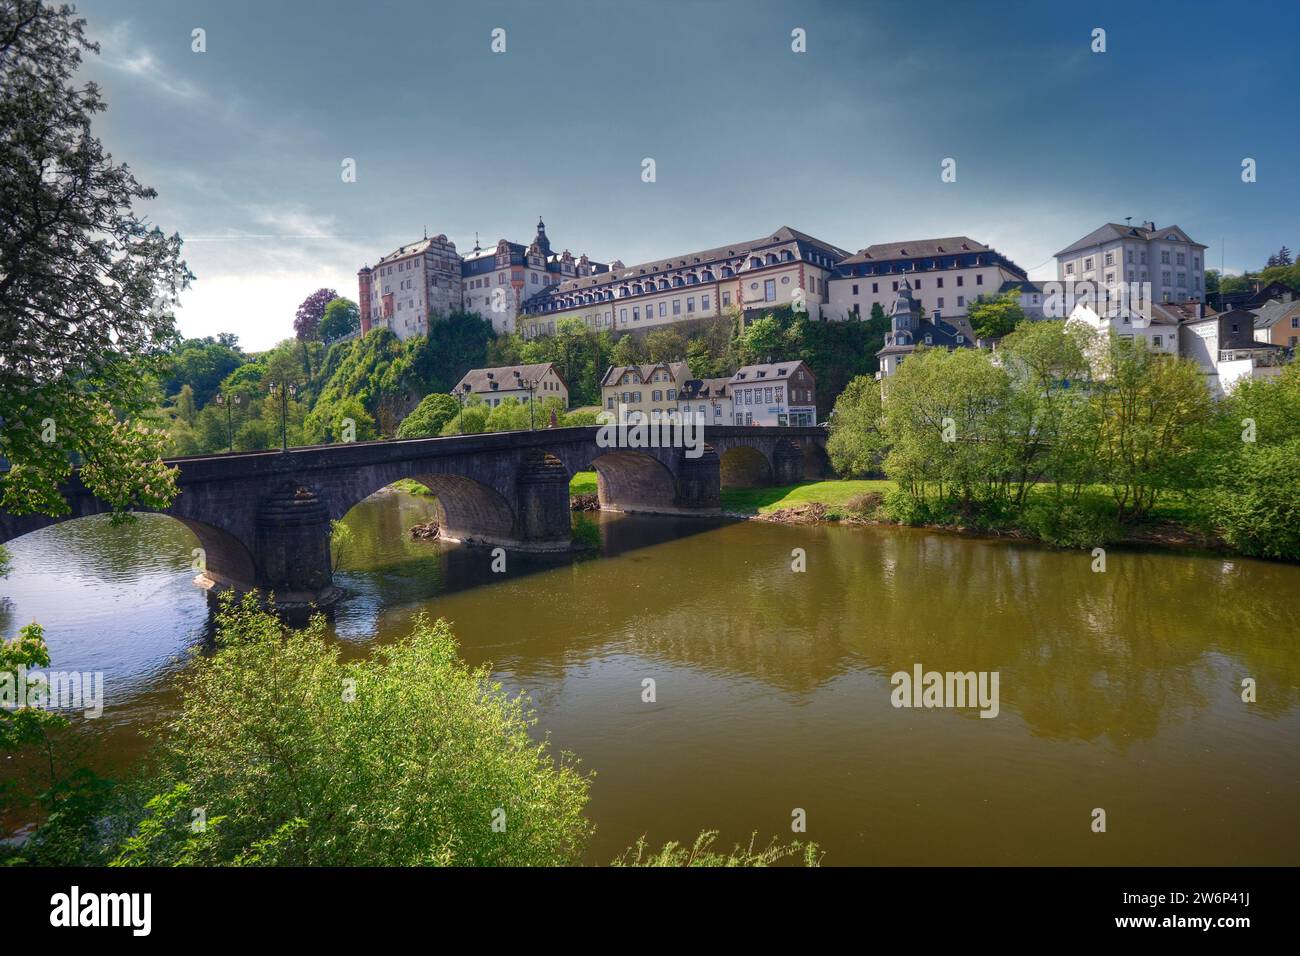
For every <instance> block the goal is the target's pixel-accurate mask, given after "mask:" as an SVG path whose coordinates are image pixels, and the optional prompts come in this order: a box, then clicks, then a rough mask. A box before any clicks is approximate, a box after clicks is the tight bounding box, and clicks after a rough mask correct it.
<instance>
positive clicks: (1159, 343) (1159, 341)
mask: <svg viewBox="0 0 1300 956" xmlns="http://www.w3.org/2000/svg"><path fill="white" fill-rule="evenodd" d="M1163 342H1164V338H1163V337H1162V336H1159V335H1153V336H1151V344H1152V345H1154V346H1155V347H1156V348H1163V347H1164V346H1163Z"/></svg>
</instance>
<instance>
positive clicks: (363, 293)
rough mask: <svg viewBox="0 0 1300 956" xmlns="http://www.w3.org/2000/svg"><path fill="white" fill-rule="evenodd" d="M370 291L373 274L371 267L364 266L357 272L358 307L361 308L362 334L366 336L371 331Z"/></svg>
mask: <svg viewBox="0 0 1300 956" xmlns="http://www.w3.org/2000/svg"><path fill="white" fill-rule="evenodd" d="M370 290H371V273H370V266H362V267H361V268H360V269H358V270H357V292H358V295H359V297H360V301H359V302H358V305H360V306H361V334H362V335H365V334H366V333H367V332H369V331H370Z"/></svg>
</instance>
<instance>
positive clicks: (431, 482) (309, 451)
mask: <svg viewBox="0 0 1300 956" xmlns="http://www.w3.org/2000/svg"><path fill="white" fill-rule="evenodd" d="M598 431H599V429H598V428H597V427H595V426H590V427H579V428H557V429H547V430H544V431H533V432H499V433H493V434H483V435H461V436H456V437H449V438H423V439H413V440H409V441H377V442H356V443H353V444H342V445H320V446H314V447H308V448H293V449H290V450H289V451H288V452H278V451H266V452H246V453H236V454H225V455H209V456H202V457H192V458H176V459H170V460H169V461H168V464H171V465H173V466H175V467H176V469H177V471H178V474H177V485H178V487H179V489H180V493H179V494H178V495H177V496H176V498H175V500H174V501H173V502H172V504H171V505H170V506H169V507H168V508H166V509H165V510H164V511H163V513H164V514H168V515H171V516H172V517H174V518H176V519H177V520H179V521H181V522H182V523H184V524H185V525H186V526H187V527H189V528H190V529H191V530H192V531H193V532H194V533H195V535H197V536H198V539H199V543H200V544H201V545H202V547H203V551H204V560H205V564H206V571H205V572H204V575H203V576H202V577H203V578H204V579H205V580H204V583H205V584H208V585H218V586H222V587H233V588H236V589H238V590H251V589H253V588H260V589H262V590H264V591H273V592H274V593H275V595H276V598H277V600H278V601H279V602H280V603H305V602H309V601H319V602H328V601H329V600H331V599H332V598H333V597H335V596H336V595H337V589H336V588H335V587H334V585H333V575H332V572H331V566H330V542H329V533H330V521H331V520H332V519H339V518H342V517H343V516H344V515H345V514H346V513H347V511H348V509H349V508H351V507H352V506H353V505H355V504H356V503H357V502H359V501H361V500H362V499H364V498H366V497H368V496H369V495H371V494H373V493H374V492H375V491H377V490H379V489H380V488H383V487H385V486H387V485H390V484H392V483H393V482H395V481H398V480H399V479H402V478H410V479H414V480H416V481H419V482H421V483H422V484H424V485H426V486H428V488H429V489H430V490H431V491H432V492H433V493H434V494H435V495H436V496H437V501H438V524H439V526H440V528H441V529H442V534H443V536H444V537H447V538H450V539H454V540H460V541H465V542H469V543H476V544H489V545H499V546H502V547H505V548H509V549H519V550H529V551H556V550H563V549H567V548H568V547H569V545H570V535H571V532H570V512H569V479H570V478H571V477H572V476H573V474H574V473H576V472H579V471H587V470H592V469H594V470H595V472H596V474H597V477H598V486H599V496H600V504H601V508H602V509H606V510H611V511H629V512H644V513H652V514H678V515H708V514H717V513H718V512H719V511H720V507H721V500H720V496H719V490H720V488H721V487H722V485H723V484H724V483H725V484H727V485H740V486H755V485H764V484H790V483H793V482H795V481H798V480H800V479H802V478H804V477H819V476H820V475H822V474H823V473H824V470H825V451H824V446H825V440H826V433H825V431H824V430H822V429H820V428H753V427H748V428H746V427H740V426H710V427H706V428H704V429H703V432H704V439H703V440H704V446H703V453H702V454H701V455H700V456H699V457H695V458H692V457H688V455H687V452H686V449H683V448H635V449H632V448H606V447H602V446H601V445H599V444H598V443H597V440H596V438H597V433H598ZM64 496H65V498H66V499H67V501H68V504H69V506H70V511H69V513H67V514H65V515H60V516H58V517H54V518H51V517H47V516H44V515H21V516H17V515H11V514H8V513H6V512H0V543H3V542H5V541H8V540H10V539H11V538H15V537H17V536H18V535H21V534H25V533H27V532H29V531H34V530H36V529H38V528H42V527H45V526H47V525H50V524H55V523H58V522H60V521H66V520H69V519H72V518H80V517H84V516H86V515H91V514H98V513H101V512H104V511H107V510H109V509H108V506H107V505H106V504H105V503H104V502H102V501H100V500H99V499H98V498H96V497H94V496H93V495H92V494H90V493H89V492H88V491H87V490H86V489H85V487H84V486H83V485H82V484H81V482H80V480H79V479H78V477H77V476H76V475H75V474H74V476H73V478H72V480H71V481H70V482H69V484H68V485H67V486H66V487H65V489H64Z"/></svg>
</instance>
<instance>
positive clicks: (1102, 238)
mask: <svg viewBox="0 0 1300 956" xmlns="http://www.w3.org/2000/svg"><path fill="white" fill-rule="evenodd" d="M1169 235H1173V236H1176V237H1177V238H1178V241H1179V242H1188V243H1191V244H1192V245H1193V246H1196V247H1197V248H1198V249H1204V248H1206V247H1205V246H1204V245H1202V244H1201V243H1199V242H1192V239H1191V237H1190V236H1188V235H1187V233H1185V232H1184V231H1183V230H1182V229H1180V228H1179V227H1178V226H1162V227H1161V228H1159V229H1148V228H1146V227H1145V226H1129V225H1124V224H1121V223H1117V222H1108V223H1106V224H1105V225H1104V226H1102V227H1101V228H1100V229H1094V230H1093V231H1092V232H1090V233H1088V234H1087V235H1086V236H1084V237H1083V238H1082V239H1080V240H1078V241H1077V242H1073V243H1071V244H1070V245H1068V246H1066V247H1065V248H1064V249H1062V250H1061V251H1060V252H1058V253H1056V256H1055V258H1057V259H1059V258H1060V257H1061V256H1068V255H1069V254H1070V253H1072V252H1078V251H1081V250H1083V249H1091V248H1092V247H1093V246H1098V245H1101V244H1102V243H1103V242H1114V241H1116V240H1117V239H1142V240H1146V241H1150V240H1152V239H1163V238H1165V237H1166V236H1169Z"/></svg>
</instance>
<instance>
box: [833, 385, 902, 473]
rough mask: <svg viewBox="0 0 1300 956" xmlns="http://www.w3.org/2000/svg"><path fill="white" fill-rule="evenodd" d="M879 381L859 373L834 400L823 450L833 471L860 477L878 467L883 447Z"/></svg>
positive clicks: (884, 442)
mask: <svg viewBox="0 0 1300 956" xmlns="http://www.w3.org/2000/svg"><path fill="white" fill-rule="evenodd" d="M880 395H881V392H880V383H879V382H878V381H876V380H875V379H874V378H868V377H867V376H865V375H864V376H860V377H858V378H855V379H854V380H853V381H851V382H849V385H848V388H846V389H845V390H844V391H843V392H841V393H840V397H839V398H837V399H836V400H835V411H834V413H833V414H832V416H831V434H830V438H829V439H828V440H827V442H826V453H827V455H828V456H829V457H830V460H831V465H832V467H834V469H835V470H836V472H838V473H839V474H841V475H846V476H849V477H859V476H862V475H867V474H871V473H873V472H877V471H879V470H880V464H881V460H882V459H883V457H884V454H885V450H886V447H887V445H886V441H885V436H884V433H883V431H882V426H883V424H884V410H883V408H882V406H881V401H880Z"/></svg>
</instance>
